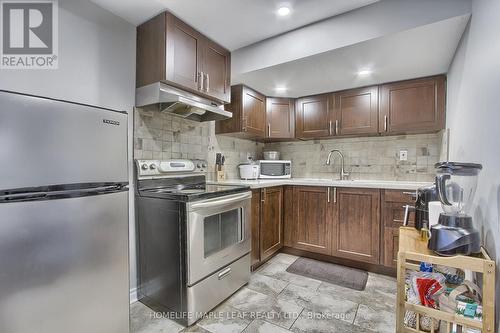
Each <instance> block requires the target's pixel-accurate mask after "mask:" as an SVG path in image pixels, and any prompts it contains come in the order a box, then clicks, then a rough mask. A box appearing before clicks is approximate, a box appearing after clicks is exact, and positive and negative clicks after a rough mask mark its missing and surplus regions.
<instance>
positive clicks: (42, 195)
mask: <svg viewBox="0 0 500 333" xmlns="http://www.w3.org/2000/svg"><path fill="white" fill-rule="evenodd" d="M123 191H128V187H127V184H126V183H117V184H112V185H103V186H96V187H88V188H73V189H61V190H52V191H50V190H49V191H32V192H29V191H27V192H20V193H10V194H4V195H0V203H2V202H19V201H38V200H52V199H62V198H74V197H84V196H90V195H99V194H108V193H116V192H123Z"/></svg>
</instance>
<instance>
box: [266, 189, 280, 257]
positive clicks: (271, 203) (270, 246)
mask: <svg viewBox="0 0 500 333" xmlns="http://www.w3.org/2000/svg"><path fill="white" fill-rule="evenodd" d="M261 195H262V196H263V198H261V202H262V218H261V220H260V233H261V236H260V260H262V261H264V260H267V259H268V258H269V257H271V256H272V255H273V254H275V253H276V252H277V251H279V250H280V249H281V248H282V247H283V188H282V187H271V188H267V189H263V190H262V193H261Z"/></svg>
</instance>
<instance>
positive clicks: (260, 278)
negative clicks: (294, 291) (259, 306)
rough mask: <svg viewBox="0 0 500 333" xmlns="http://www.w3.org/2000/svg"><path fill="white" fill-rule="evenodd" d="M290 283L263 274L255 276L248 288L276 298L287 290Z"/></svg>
mask: <svg viewBox="0 0 500 333" xmlns="http://www.w3.org/2000/svg"><path fill="white" fill-rule="evenodd" d="M287 285H288V282H285V281H282V280H278V279H275V278H272V277H269V276H265V275H261V274H253V275H252V277H251V278H250V282H249V283H248V285H247V288H249V289H252V290H255V291H258V292H260V293H263V294H266V295H270V296H276V295H278V294H279V293H280V292H282V291H283V289H285V287H286V286H287Z"/></svg>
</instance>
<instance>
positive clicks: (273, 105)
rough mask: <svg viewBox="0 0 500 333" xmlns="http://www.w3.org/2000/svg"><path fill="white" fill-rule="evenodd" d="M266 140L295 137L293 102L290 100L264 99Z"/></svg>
mask: <svg viewBox="0 0 500 333" xmlns="http://www.w3.org/2000/svg"><path fill="white" fill-rule="evenodd" d="M266 118H267V131H266V138H270V139H287V138H293V137H295V101H294V100H293V99H291V98H277V97H268V98H266Z"/></svg>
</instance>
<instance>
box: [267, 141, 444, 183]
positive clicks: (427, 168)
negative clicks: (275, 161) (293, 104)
mask: <svg viewBox="0 0 500 333" xmlns="http://www.w3.org/2000/svg"><path fill="white" fill-rule="evenodd" d="M442 136H443V135H442V133H436V134H416V135H400V136H382V137H378V136H377V137H363V138H339V139H329V140H313V141H294V142H281V143H273V144H267V145H266V147H265V149H266V150H278V151H280V152H281V159H286V160H291V161H292V176H293V177H306V178H325V179H327V178H328V179H331V178H332V177H334V178H335V179H336V178H338V174H339V171H340V158H339V157H338V155H337V154H334V155H332V163H331V164H330V165H329V166H328V165H326V163H325V162H326V159H327V156H328V152H329V151H330V150H332V149H339V150H340V151H342V153H343V154H344V169H345V170H346V171H347V172H350V174H351V179H366V180H407V181H432V180H433V179H434V174H435V173H434V163H436V162H438V161H439V159H440V153H441V152H440V150H441V149H442V147H441V141H442ZM401 150H406V151H407V152H408V154H407V155H408V157H407V160H406V161H400V159H399V153H400V151H401Z"/></svg>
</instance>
